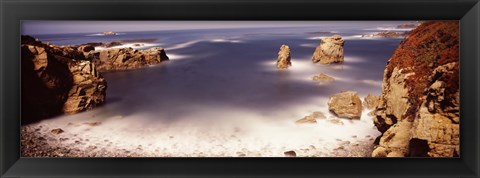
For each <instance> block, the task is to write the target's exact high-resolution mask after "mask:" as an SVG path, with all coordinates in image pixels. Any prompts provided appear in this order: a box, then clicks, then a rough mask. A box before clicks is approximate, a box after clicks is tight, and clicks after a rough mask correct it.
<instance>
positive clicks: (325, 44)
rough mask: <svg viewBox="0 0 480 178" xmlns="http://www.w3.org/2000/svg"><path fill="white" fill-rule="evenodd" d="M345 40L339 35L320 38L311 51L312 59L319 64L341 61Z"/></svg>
mask: <svg viewBox="0 0 480 178" xmlns="http://www.w3.org/2000/svg"><path fill="white" fill-rule="evenodd" d="M344 44H345V40H343V39H342V37H341V36H340V35H333V36H332V37H326V38H324V39H322V41H321V42H320V45H318V47H317V48H316V49H315V52H314V53H313V57H312V61H313V62H314V63H317V62H320V63H321V64H331V63H343V60H344V54H343V45H344Z"/></svg>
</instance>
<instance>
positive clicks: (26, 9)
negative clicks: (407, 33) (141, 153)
mask: <svg viewBox="0 0 480 178" xmlns="http://www.w3.org/2000/svg"><path fill="white" fill-rule="evenodd" d="M0 15H1V17H0V19H1V22H0V26H1V33H0V39H1V45H0V55H1V60H0V84H1V88H0V99H1V103H0V104H1V107H0V128H1V132H0V139H1V140H0V164H1V165H0V176H1V177H479V175H480V163H479V155H480V154H479V150H480V145H479V143H480V142H479V140H480V139H479V130H480V125H479V120H480V117H479V115H480V107H479V102H480V95H479V91H480V88H479V87H480V85H479V84H480V83H479V69H480V65H479V64H480V63H479V61H480V23H479V22H480V3H479V1H478V0H390V1H382V0H356V1H355V0H335V1H334V0H323V1H319V0H316V1H314V0H296V1H293V0H290V1H284V0H257V1H253V0H246V1H238V0H200V1H193V0H179V1H174V0H160V1H152V0H138V1H134V0H117V1H108V0H36V1H34V0H0ZM22 20H460V26H461V29H460V32H461V41H460V43H461V44H460V54H461V55H460V56H461V57H460V58H461V62H460V75H461V77H460V83H461V87H460V90H461V91H460V93H461V113H460V118H462V121H461V130H460V134H461V146H460V149H461V156H460V157H459V158H20V143H19V140H20V129H19V128H20V117H19V115H20V60H19V59H20V48H19V47H20V22H21V21H22Z"/></svg>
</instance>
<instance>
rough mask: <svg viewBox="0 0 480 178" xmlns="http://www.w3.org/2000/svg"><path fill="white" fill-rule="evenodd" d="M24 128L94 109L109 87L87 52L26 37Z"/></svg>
mask: <svg viewBox="0 0 480 178" xmlns="http://www.w3.org/2000/svg"><path fill="white" fill-rule="evenodd" d="M21 51H22V56H21V60H22V81H21V82H22V99H21V100H22V124H28V123H30V122H35V121H37V120H40V119H43V118H47V117H52V116H54V115H57V114H61V113H74V112H80V111H84V110H88V109H91V108H93V107H95V106H97V105H101V104H103V103H104V101H105V91H106V89H107V84H106V81H105V79H104V78H103V77H102V76H101V75H100V74H98V72H97V71H96V68H95V66H94V65H93V64H92V63H91V62H90V61H87V60H85V56H84V55H83V51H78V50H77V49H76V48H72V47H58V46H55V45H50V44H45V43H42V42H40V41H37V40H35V39H34V38H32V37H30V36H22V45H21Z"/></svg>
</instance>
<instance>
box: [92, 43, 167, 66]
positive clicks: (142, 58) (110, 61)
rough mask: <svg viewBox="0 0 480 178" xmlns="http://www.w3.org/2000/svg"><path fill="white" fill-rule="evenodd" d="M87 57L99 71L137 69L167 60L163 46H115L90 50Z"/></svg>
mask: <svg viewBox="0 0 480 178" xmlns="http://www.w3.org/2000/svg"><path fill="white" fill-rule="evenodd" d="M88 59H89V60H91V61H93V62H94V63H95V65H96V66H97V68H98V70H99V71H111V70H125V69H137V68H142V67H147V66H149V65H153V64H158V63H160V62H162V61H165V60H168V59H169V58H168V56H167V55H166V53H165V50H164V49H163V48H150V49H146V50H136V49H133V48H117V49H107V50H100V51H92V52H90V54H89V55H88Z"/></svg>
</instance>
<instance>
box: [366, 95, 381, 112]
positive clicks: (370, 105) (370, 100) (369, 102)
mask: <svg viewBox="0 0 480 178" xmlns="http://www.w3.org/2000/svg"><path fill="white" fill-rule="evenodd" d="M379 98H380V97H379V96H375V95H372V94H368V95H367V96H365V98H363V106H364V107H366V108H367V109H375V108H376V107H377V105H378V102H379V101H380V100H379Z"/></svg>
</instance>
